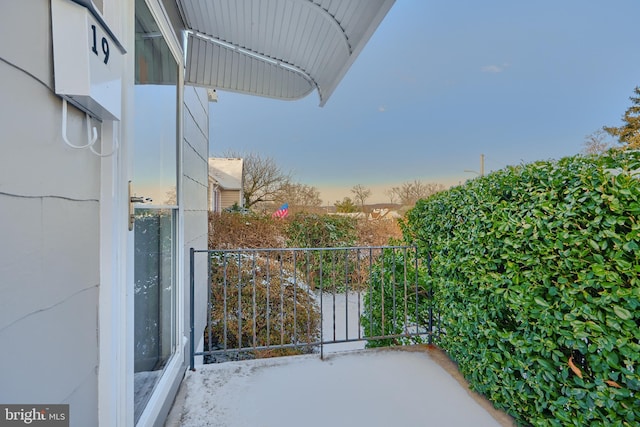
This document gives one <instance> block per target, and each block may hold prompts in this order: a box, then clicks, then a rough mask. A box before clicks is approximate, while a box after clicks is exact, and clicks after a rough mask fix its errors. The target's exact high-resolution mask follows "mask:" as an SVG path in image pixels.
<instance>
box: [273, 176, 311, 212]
mask: <svg viewBox="0 0 640 427" xmlns="http://www.w3.org/2000/svg"><path fill="white" fill-rule="evenodd" d="M275 201H276V205H278V204H280V203H289V205H290V206H292V207H297V208H303V209H304V208H316V207H320V206H321V205H322V200H321V199H320V191H318V189H317V188H316V187H313V186H311V185H306V184H295V183H291V182H288V183H286V184H284V185H283V186H282V187H280V190H279V191H278V194H277V196H276V198H275Z"/></svg>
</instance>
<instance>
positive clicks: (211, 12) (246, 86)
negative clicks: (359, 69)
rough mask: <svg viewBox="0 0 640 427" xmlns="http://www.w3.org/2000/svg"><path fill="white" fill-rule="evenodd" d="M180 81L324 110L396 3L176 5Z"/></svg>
mask: <svg viewBox="0 0 640 427" xmlns="http://www.w3.org/2000/svg"><path fill="white" fill-rule="evenodd" d="M176 2H177V5H178V8H179V10H180V14H181V18H182V21H183V23H184V26H185V29H186V31H187V47H186V64H185V65H186V73H185V83H186V84H193V85H197V86H205V87H212V88H216V89H221V90H229V91H234V92H241V93H247V94H253V95H260V96H265V97H270V98H278V99H288V100H291V99H299V98H302V97H304V96H306V95H308V94H309V93H311V92H312V91H313V90H314V89H316V90H317V91H318V94H319V96H320V105H321V106H322V105H324V104H325V103H326V102H327V99H328V98H329V96H331V94H332V93H333V91H334V90H335V88H336V86H337V85H338V83H339V82H340V80H342V78H343V77H344V75H345V73H346V72H347V70H348V69H349V67H350V66H351V64H353V62H354V60H355V59H356V58H357V56H358V54H359V53H360V52H361V51H362V49H363V48H364V46H365V44H366V43H367V41H368V40H369V38H370V37H371V35H372V34H373V32H374V31H375V30H376V28H377V27H378V25H379V24H380V22H381V21H382V19H383V18H384V16H385V15H386V14H387V12H388V11H389V9H391V6H392V5H393V3H394V2H395V0H176Z"/></svg>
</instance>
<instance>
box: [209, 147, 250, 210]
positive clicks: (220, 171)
mask: <svg viewBox="0 0 640 427" xmlns="http://www.w3.org/2000/svg"><path fill="white" fill-rule="evenodd" d="M243 165H244V162H243V159H238V158H222V157H210V158H209V210H210V211H212V212H222V210H224V209H226V208H229V207H231V206H233V205H238V206H239V207H243V206H244V193H243V191H242V186H243V179H242V175H243V174H242V172H243V167H244V166H243Z"/></svg>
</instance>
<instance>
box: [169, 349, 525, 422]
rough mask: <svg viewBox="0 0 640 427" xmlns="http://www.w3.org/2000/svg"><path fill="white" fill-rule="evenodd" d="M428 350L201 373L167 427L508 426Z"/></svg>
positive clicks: (286, 360)
mask: <svg viewBox="0 0 640 427" xmlns="http://www.w3.org/2000/svg"><path fill="white" fill-rule="evenodd" d="M511 425H515V424H514V423H513V420H512V419H511V418H510V417H508V416H507V415H505V414H504V413H502V412H499V411H496V410H495V409H494V408H493V407H492V406H491V404H490V403H489V402H487V401H486V400H485V399H483V398H481V397H480V396H478V395H477V394H475V393H473V392H471V391H469V390H468V388H467V387H466V383H465V382H464V380H463V379H462V378H461V376H460V374H459V373H458V371H457V370H456V369H455V365H454V364H453V363H451V361H450V360H449V359H448V358H447V357H446V355H444V353H442V352H441V351H439V350H437V349H434V348H429V347H427V346H412V347H401V348H395V349H382V350H358V351H351V352H342V353H332V354H328V355H325V359H324V360H321V359H320V358H319V355H318V354H313V355H304V356H291V357H281V358H272V359H260V360H250V361H241V362H227V363H221V364H210V365H201V366H198V367H197V368H196V371H195V372H191V371H187V373H186V375H185V378H184V381H183V383H182V386H181V388H180V392H179V393H178V397H177V398H176V401H175V403H174V406H173V409H172V410H171V413H170V414H169V417H168V419H167V423H166V426H168V427H175V426H192V427H203V426H224V427H236V426H237V427H271V426H273V427H275V426H277V427H287V426H296V427H297V426H305V427H313V426H318V427H326V426H367V427H375V426H394V427H401V426H474V427H482V426H511Z"/></svg>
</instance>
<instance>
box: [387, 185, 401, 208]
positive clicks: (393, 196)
mask: <svg viewBox="0 0 640 427" xmlns="http://www.w3.org/2000/svg"><path fill="white" fill-rule="evenodd" d="M384 194H386V195H387V196H389V203H392V204H394V205H395V204H396V201H397V199H398V195H397V194H396V193H395V191H393V188H390V189H388V190H385V192H384Z"/></svg>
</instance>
